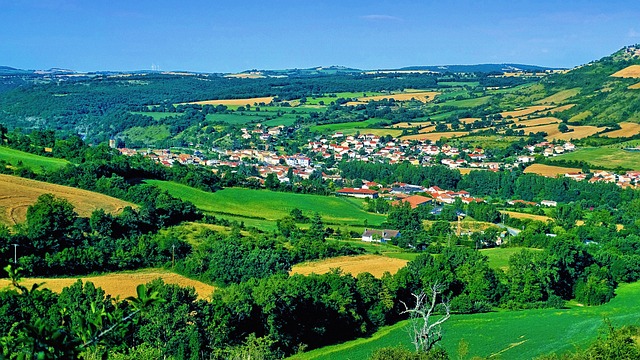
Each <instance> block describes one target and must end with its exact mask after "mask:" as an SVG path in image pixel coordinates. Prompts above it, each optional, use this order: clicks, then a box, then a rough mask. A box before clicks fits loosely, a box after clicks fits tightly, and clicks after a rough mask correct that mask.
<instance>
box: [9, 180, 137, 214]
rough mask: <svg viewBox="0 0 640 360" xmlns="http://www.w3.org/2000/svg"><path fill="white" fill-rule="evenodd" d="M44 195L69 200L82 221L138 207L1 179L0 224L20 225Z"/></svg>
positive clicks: (65, 189) (74, 191)
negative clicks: (94, 214)
mask: <svg viewBox="0 0 640 360" xmlns="http://www.w3.org/2000/svg"><path fill="white" fill-rule="evenodd" d="M47 193H49V194H53V195H55V196H58V197H61V198H65V199H67V200H69V202H70V203H71V204H73V206H74V207H75V210H76V212H77V213H78V214H79V215H80V216H82V217H89V216H91V213H92V212H93V211H94V210H97V209H104V210H105V211H107V212H110V213H118V212H120V211H122V209H124V208H125V207H126V206H131V207H136V206H137V205H135V204H133V203H130V202H127V201H123V200H120V199H116V198H113V197H111V196H107V195H103V194H99V193H95V192H91V191H87V190H81V189H76V188H72V187H69V186H62V185H55V184H49V183H45V182H42V181H36V180H30V179H23V178H20V177H17V176H10V175H0V223H2V224H6V225H15V224H17V223H21V222H23V221H24V220H25V219H26V215H27V208H28V207H29V205H32V204H33V203H35V202H36V200H37V199H38V196H40V195H42V194H47Z"/></svg>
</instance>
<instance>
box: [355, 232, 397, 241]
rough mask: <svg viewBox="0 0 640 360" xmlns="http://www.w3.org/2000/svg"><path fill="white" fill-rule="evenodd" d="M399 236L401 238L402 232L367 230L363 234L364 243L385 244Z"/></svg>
mask: <svg viewBox="0 0 640 360" xmlns="http://www.w3.org/2000/svg"><path fill="white" fill-rule="evenodd" d="M398 236H400V231H398V230H387V229H385V230H375V229H365V230H364V232H363V233H362V241H367V242H374V241H375V242H383V243H385V242H387V241H389V240H391V239H393V238H397V237H398Z"/></svg>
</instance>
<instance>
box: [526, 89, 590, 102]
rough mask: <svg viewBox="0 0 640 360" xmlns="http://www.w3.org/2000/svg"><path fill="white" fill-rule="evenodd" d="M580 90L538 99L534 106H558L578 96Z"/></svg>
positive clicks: (565, 91)
mask: <svg viewBox="0 0 640 360" xmlns="http://www.w3.org/2000/svg"><path fill="white" fill-rule="evenodd" d="M580 90H581V89H580V88H573V89H567V90H562V91H558V92H557V93H555V94H552V95H549V96H547V97H546V98H544V99H540V100H538V101H536V102H535V103H536V104H558V103H561V102H563V101H565V100H568V99H570V98H572V97H574V96H576V95H578V94H579V93H580Z"/></svg>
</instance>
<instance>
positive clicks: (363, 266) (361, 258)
mask: <svg viewBox="0 0 640 360" xmlns="http://www.w3.org/2000/svg"><path fill="white" fill-rule="evenodd" d="M407 262H408V260H404V259H398V258H392V257H387V256H382V255H358V256H339V257H335V258H330V259H325V260H319V261H312V262H308V263H303V264H297V265H295V266H293V269H291V274H302V275H309V274H311V273H315V274H325V273H328V272H329V271H331V269H336V268H340V269H342V271H343V272H344V273H348V274H352V275H353V276H357V275H358V274H360V273H364V272H368V273H370V274H371V275H373V276H375V277H377V278H381V277H382V275H383V274H384V273H385V272H390V273H391V274H395V273H396V272H398V270H400V269H401V268H403V267H404V266H405V265H406V264H407Z"/></svg>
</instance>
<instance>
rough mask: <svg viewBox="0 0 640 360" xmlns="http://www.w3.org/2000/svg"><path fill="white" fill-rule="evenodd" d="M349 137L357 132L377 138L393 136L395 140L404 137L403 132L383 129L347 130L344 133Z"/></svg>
mask: <svg viewBox="0 0 640 360" xmlns="http://www.w3.org/2000/svg"><path fill="white" fill-rule="evenodd" d="M343 132H344V133H345V134H347V135H353V134H355V133H356V132H360V133H361V134H373V135H377V136H385V135H391V136H393V137H395V138H397V137H399V136H400V135H402V130H397V129H390V128H383V129H347V130H344V131H343Z"/></svg>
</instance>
